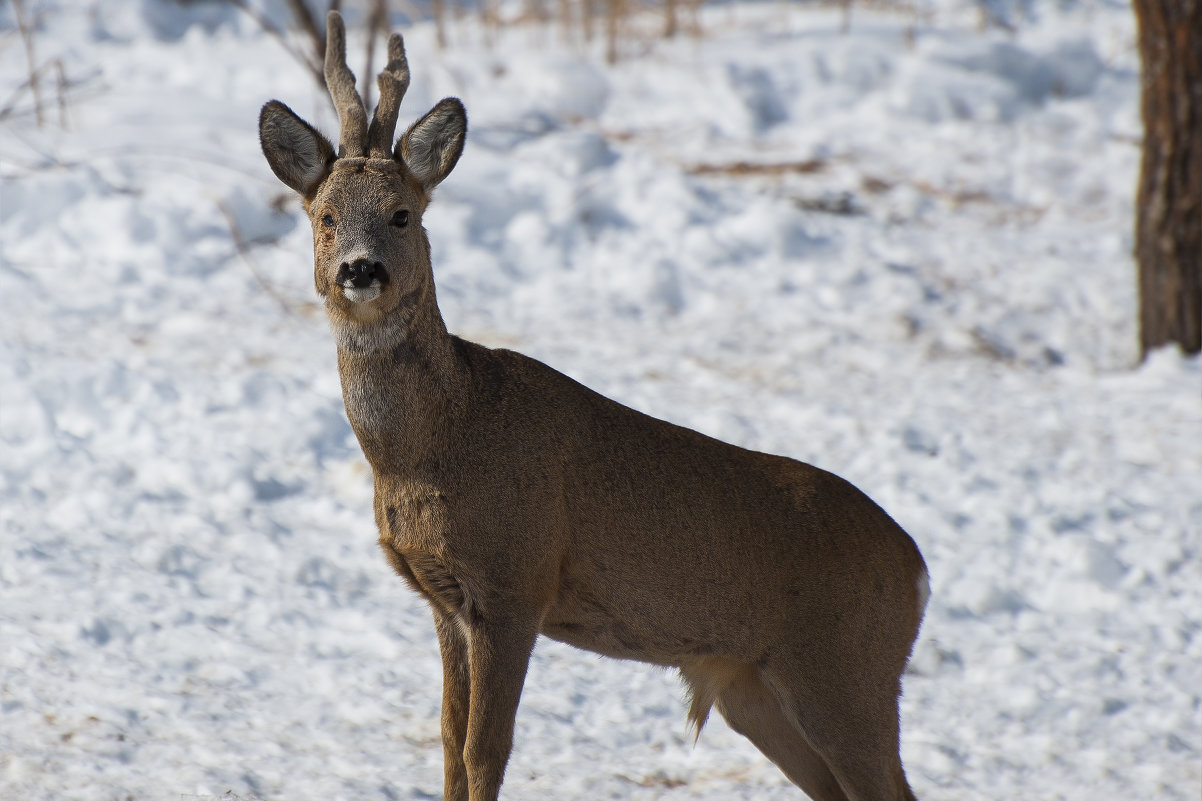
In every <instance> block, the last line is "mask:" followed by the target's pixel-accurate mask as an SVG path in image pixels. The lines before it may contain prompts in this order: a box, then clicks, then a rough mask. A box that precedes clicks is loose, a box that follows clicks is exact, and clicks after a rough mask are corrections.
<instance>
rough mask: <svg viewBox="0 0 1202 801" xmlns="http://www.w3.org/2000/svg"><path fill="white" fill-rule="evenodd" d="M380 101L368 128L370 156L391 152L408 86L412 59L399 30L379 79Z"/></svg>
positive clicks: (390, 40)
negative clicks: (407, 58) (398, 117)
mask: <svg viewBox="0 0 1202 801" xmlns="http://www.w3.org/2000/svg"><path fill="white" fill-rule="evenodd" d="M376 85H377V86H378V87H379V88H380V102H379V103H378V104H377V105H376V113H375V116H374V117H372V121H371V127H370V128H369V129H368V130H367V152H368V155H369V156H370V157H371V158H381V159H386V158H390V157H391V156H392V137H393V134H395V133H396V118H397V114H398V112H399V111H400V108H401V100H402V99H403V98H404V97H405V91H406V90H407V89H408V88H409V62H408V61H407V60H406V59H405V41H404V39H402V38H401V35H400V34H399V33H394V34H392V36H389V37H388V64H387V65H386V66H385V67H384V70H383V71H382V72H381V73H380V77H379V78H377V79H376Z"/></svg>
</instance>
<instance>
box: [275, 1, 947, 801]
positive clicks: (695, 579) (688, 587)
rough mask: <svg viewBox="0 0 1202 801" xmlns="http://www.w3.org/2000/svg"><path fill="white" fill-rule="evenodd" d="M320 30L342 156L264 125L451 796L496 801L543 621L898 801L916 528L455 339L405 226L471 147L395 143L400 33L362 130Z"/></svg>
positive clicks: (699, 720) (853, 785) (779, 465)
mask: <svg viewBox="0 0 1202 801" xmlns="http://www.w3.org/2000/svg"><path fill="white" fill-rule="evenodd" d="M329 31H330V43H329V45H328V46H327V68H326V70H327V83H329V84H330V87H331V92H332V94H333V95H334V98H335V103H336V105H337V107H338V108H339V113H340V117H341V119H342V127H343V131H342V144H341V151H342V152H341V154H340V155H337V156H336V155H335V154H334V150H333V147H332V145H330V144H329V143H328V142H326V141H325V139H324V138H323V137H321V135H320V134H318V133H317V132H316V131H315V130H313V129H312V128H311V127H310V126H308V124H307V123H304V122H303V121H301V120H300V119H299V118H297V117H296V116H295V115H294V114H292V112H291V111H290V110H288V109H287V107H285V106H283V105H282V104H279V103H275V102H274V101H273V103H269V104H268V105H267V106H265V107H264V111H263V115H262V117H261V119H260V132H261V137H262V140H263V148H264V152H265V154H266V155H267V157H268V161H269V163H270V164H271V166H272V169H273V170H274V171H275V172H276V174H277V175H278V176H279V177H280V178H281V179H282V180H284V182H285V183H287V184H288V185H289V186H292V187H293V188H294V189H296V190H297V191H298V192H299V193H300V194H301V195H302V197H303V199H304V201H305V207H306V210H307V212H308V214H309V216H310V219H311V221H312V222H313V227H314V251H315V283H316V285H317V290H318V292H319V294H321V295H322V296H323V297H325V299H326V308H327V312H328V314H329V317H330V323H331V328H332V330H333V333H334V337H335V342H336V343H337V346H338V369H339V374H340V377H341V380H342V389H343V396H344V400H345V403H346V410H347V415H348V418H349V419H350V422H351V425H352V427H353V429H354V431H355V435H356V436H357V438H358V439H359V442H360V444H361V446H362V448H363V451H364V454H365V456H366V457H367V459H368V461H369V463H370V464H371V466H372V470H373V474H374V482H375V496H374V512H375V520H376V524H377V527H378V529H379V534H380V545H381V547H382V549H383V550H384V552H385V554H386V556H387V558H388V560H389V561H390V562H391V564H392V566H393V568H394V569H395V570H396V572H397V573H398V574H400V575H401V576H402V577H403V578H405V579H406V580H407V581H408V582H409V584H410V585H411V586H412V587H413V588H414V589H415V590H416V591H417V592H419V593H421V594H422V595H423V596H424V597H425V598H426V600H427V601H428V602H429V604H430V607H431V609H432V611H433V614H434V620H435V626H436V629H437V632H438V638H439V646H440V649H441V652H442V657H443V711H442V730H443V746H444V758H445V796H444V797H445V798H446V799H447V801H493V800H494V799H496V798H497V795H498V792H499V789H500V785H501V781H502V778H503V775H504V769H505V764H506V761H507V759H508V756H509V752H510V749H511V746H512V736H513V726H514V718H515V715H516V712H517V706H518V700H519V698H520V695H521V690H522V685H523V683H524V679H525V673H526V667H527V664H528V662H529V658H530V653H531V650H532V648H533V647H534V643H535V639H536V637H537V636H538V634H540V633H541V634H543V635H545V636H548V637H552V638H554V639H557V640H561V641H563V642H566V643H569V644H571V645H574V646H578V647H581V648H586V649H589V650H592V651H596V652H598V653H601V654H605V655H607V656H612V657H618V658H629V659H638V660H641V661H646V662H650V663H654V664H658V665H664V666H672V667H676V668H679V669H680V671H681V674H682V675H683V677H684V678H685V680H686V682H687V683H688V685H689V687H690V690H691V692H692V706H691V709H690V711H689V716H690V718H691V719H692V721H693V723H694V724H695V725H696V726H697V729H698V732H699V731H700V728H701V726H702V725H703V724H704V722H705V719H706V716H707V715H708V713H709V710H710V708H711V706H716V707H717V708H718V709H719V711H720V712H721V713H722V714H723V716H724V717H725V718H726V719H727V721H728V722H729V723H730V724H731V726H732V727H733V728H734V729H735V730H737V731H739V732H741V733H743V734H744V735H746V736H747V737H748V738H749V739H751V740H752V741H753V742H754V743H755V744H756V745H757V746H758V747H759V748H760V749H761V750H762V751H763V752H764V753H765V754H766V755H767V756H768V757H769V758H770V759H772V760H773V761H774V762H775V763H776V764H777V765H778V766H779V767H780V768H781V769H782V770H783V771H784V772H785V773H786V775H788V776H789V778H790V779H792V780H793V781H794V782H795V783H797V784H798V785H799V786H800V787H802V789H804V790H805V791H806V792H807V793H809V794H810V796H811V797H813V798H815V799H817V801H877V800H878V799H880V800H881V801H894V800H896V801H901V800H902V799H912V798H913V794H912V793H911V791H910V789H909V786H908V785H907V783H906V779H905V775H904V772H903V771H902V767H901V763H900V759H899V757H898V707H897V699H898V694H899V692H900V676H901V673H902V671H903V670H904V668H905V664H906V660H907V659H908V656H909V652H910V649H911V647H912V644H913V641H914V638H915V636H916V635H917V631H918V627H919V624H920V622H921V618H922V613H923V608H924V606H925V603H926V595H927V578H926V568H925V566H924V564H923V561H922V557H921V555H920V554H919V552H918V549H917V547H916V546H915V545H914V542H913V541H912V540H911V539H910V538H909V536H907V535H906V534H905V532H904V531H902V529H901V528H900V527H899V526H897V524H896V523H894V522H893V521H892V520H891V519H890V518H889V517H888V515H886V514H885V512H884V511H882V510H881V509H880V508H879V507H878V506H877V505H876V504H874V503H873V502H872V501H871V500H869V499H868V498H867V496H865V495H864V494H863V493H861V492H860V491H859V490H857V489H856V488H855V487H853V486H852V485H851V484H849V483H847V482H846V481H844V480H843V479H840V478H838V477H837V476H834V475H833V474H831V473H827V472H825V471H823V470H820V469H818V468H815V467H812V466H810V465H806V464H803V463H800V462H797V461H794V460H791V459H787V458H784V457H780V456H770V455H767V454H762V453H756V452H752V451H748V450H744V449H742V448H738V447H736V446H733V445H729V444H726V443H723V442H719V441H718V440H715V439H712V438H710V437H707V436H704V435H702V434H699V433H697V432H694V431H691V430H689V429H686V428H682V427H680V426H676V425H672V424H670V423H666V422H663V421H661V420H656V419H654V418H652V417H649V416H647V415H644V414H642V413H640V412H637V411H634V410H632V409H629V408H627V407H625V406H622V405H621V404H618V403H616V402H614V401H612V400H609V399H608V398H605V397H603V396H601V395H599V394H597V393H595V392H593V391H592V390H589V389H587V388H586V387H584V386H582V385H580V384H579V383H577V382H575V381H573V380H572V379H570V378H568V377H566V376H564V375H562V374H560V373H558V372H556V371H555V370H553V369H551V368H550V367H547V366H546V365H544V364H542V363H541V362H538V361H536V360H534V359H530V358H528V357H526V356H523V355H521V354H518V353H514V352H511V351H506V350H492V349H489V348H485V347H483V346H480V345H476V344H473V343H470V342H467V341H464V340H461V339H459V338H457V337H454V336H452V335H450V334H449V333H448V332H447V330H446V327H445V325H444V323H443V321H442V317H441V314H440V313H439V311H438V305H437V300H436V296H435V290H434V282H433V273H432V270H431V267H430V252H429V244H428V241H427V240H426V237H425V233H424V231H423V230H422V229H421V226H420V224H416V223H418V219H417V218H419V217H420V214H421V213H422V212H423V211H424V209H425V206H426V203H427V202H428V199H429V192H430V190H431V189H432V188H433V187H434V186H435V185H436V184H437V183H438V182H439V181H441V180H442V179H443V178H444V177H445V176H446V174H447V173H448V172H450V170H451V168H452V167H453V166H454V164H455V161H456V160H457V159H458V156H459V152H460V151H461V149H462V145H463V137H464V134H465V132H466V117H465V116H464V114H463V109H462V106H461V105H460V104H459V103H458V101H454V100H444V101H443V102H442V103H440V104H438V105H437V106H436V107H435V108H434V109H433V110H432V111H431V112H430V113H428V114H427V115H426V116H425V117H423V118H422V119H421V120H419V121H418V122H417V123H415V124H414V125H413V126H412V127H411V128H410V129H409V130H408V131H407V132H406V134H405V135H404V136H403V137H402V139H401V142H400V143H399V144H398V146H397V149H396V151H395V152H392V151H391V144H392V143H391V139H392V126H394V125H395V120H396V106H397V105H399V101H400V97H399V96H400V95H401V94H403V92H404V86H405V85H407V83H408V68H407V65H406V64H405V61H404V52H403V47H402V46H401V44H400V39H399V37H396V36H394V39H393V40H391V41H390V43H389V57H390V64H389V66H388V68H386V70H385V73H384V74H382V75H381V79H380V97H381V101H380V109H378V110H377V112H376V115H375V121H373V123H372V126H371V128H370V129H367V127H366V119H365V113H364V111H363V109H362V105H361V103H359V107H358V109H355V108H354V104H355V102H357V100H358V99H357V95H354V96H353V99H352V96H351V94H349V93H348V90H347V88H346V87H347V85H348V81H347V76H348V75H349V70H346V67H345V41H344V39H343V33H342V24H341V20H340V18H338V17H337V15H336V13H332V14H331V16H330V18H329ZM344 71H345V74H343V72H344ZM349 87H350V89H349V92H351V93H353V91H354V89H353V78H350V80H349ZM390 116H391V123H389V122H388V120H389V117H390ZM381 118H383V122H381ZM385 127H387V130H386V131H385V130H384V128H385ZM365 144H366V145H367V147H366V148H365V147H364V145H365ZM365 150H366V151H367V152H366V153H365V152H364V151H365ZM410 218H413V219H410Z"/></svg>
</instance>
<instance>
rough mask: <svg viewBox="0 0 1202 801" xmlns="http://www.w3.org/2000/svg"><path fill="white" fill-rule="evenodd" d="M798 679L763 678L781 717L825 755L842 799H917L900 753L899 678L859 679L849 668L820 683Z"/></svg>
mask: <svg viewBox="0 0 1202 801" xmlns="http://www.w3.org/2000/svg"><path fill="white" fill-rule="evenodd" d="M799 675H800V674H799V672H796V671H794V672H793V673H791V674H789V675H788V676H786V677H784V678H782V675H781V674H780V673H777V672H775V671H770V672H766V674H765V677H766V679H767V681H768V683H769V684H770V685H771V686H772V688H773V689H774V690H775V695H776V697H777V698H779V699H780V702H781V709H782V711H783V714H784V715H785V717H786V718H787V719H788V720H789V721H790V722H791V723H792V724H793V725H794V726H795V728H796V730H797V731H799V732H800V733H801V734H802V735H803V736H804V739H805V740H806V741H808V743H809V744H810V746H811V748H812V749H813V751H814V752H815V753H817V754H818V755H820V756H821V758H822V760H823V762H824V763H825V764H826V766H827V767H828V768H829V770H830V772H831V773H832V774H833V775H834V777H835V778H836V779H837V780H838V783H839V785H840V786H841V787H842V788H843V792H844V794H845V795H844V797H845V798H847V799H849V800H850V801H915V799H914V793H913V791H912V790H911V789H910V786H909V784H908V783H907V782H906V774H905V771H903V769H902V764H901V756H900V754H899V752H898V745H899V743H898V703H897V699H898V695H899V693H900V683H899V678H898V677H897V676H891V677H886V676H877V677H865V676H863V675H860V676H857V675H856V673H855V672H854V671H851V670H850V669H849V670H846V671H839V672H838V673H835V672H831V673H829V674H827V675H825V676H824V677H823V680H822V681H818V680H813V679H811V678H809V677H806V678H805V679H798V678H796V677H797V676H799ZM874 678H875V681H874V680H873V679H874ZM790 778H791V777H790ZM803 789H805V788H804V786H803ZM806 792H809V790H806ZM811 795H812V794H811Z"/></svg>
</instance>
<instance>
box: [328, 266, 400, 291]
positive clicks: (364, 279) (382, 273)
mask: <svg viewBox="0 0 1202 801" xmlns="http://www.w3.org/2000/svg"><path fill="white" fill-rule="evenodd" d="M376 279H379V281H380V283H381V284H383V283H387V282H388V271H387V270H385V269H384V265H383V264H380V262H378V261H368V260H367V259H356V260H355V261H353V262H351V263H349V264H347V263H346V262H343V263H342V264H341V266H339V268H338V279H337V280H338V283H340V284H343V285H345V284H347V283H348V282H349V283H350V284H351V286H355V287H358V288H360V289H362V288H363V287H365V286H370V285H371V282H372V281H374V280H376Z"/></svg>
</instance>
